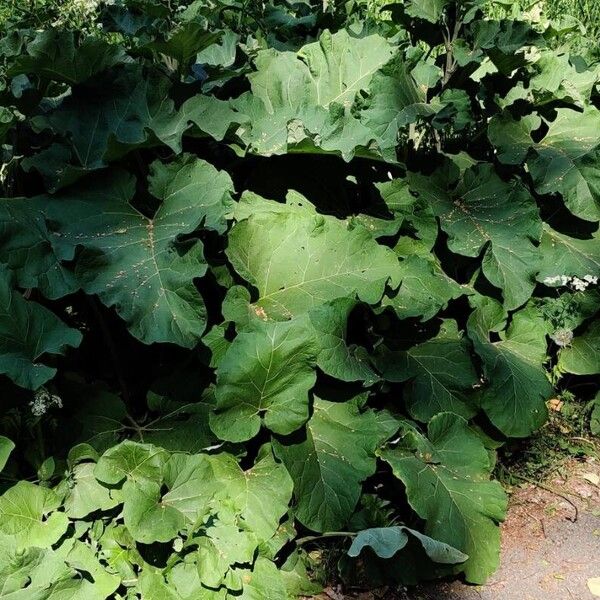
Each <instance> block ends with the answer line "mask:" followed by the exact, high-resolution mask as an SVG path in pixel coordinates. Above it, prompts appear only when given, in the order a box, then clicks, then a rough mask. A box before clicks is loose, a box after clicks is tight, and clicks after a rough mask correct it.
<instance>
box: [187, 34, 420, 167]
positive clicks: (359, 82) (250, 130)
mask: <svg viewBox="0 0 600 600" xmlns="http://www.w3.org/2000/svg"><path fill="white" fill-rule="evenodd" d="M392 51H393V49H392V46H391V45H390V44H389V43H388V42H387V41H386V40H385V39H384V38H383V37H381V36H379V35H377V34H373V35H367V36H364V37H353V36H352V35H351V34H350V33H348V32H347V31H346V30H340V31H338V32H336V33H334V34H331V33H330V32H329V31H327V30H325V31H324V32H323V33H322V34H321V36H320V38H319V40H318V41H316V42H313V43H310V44H307V45H305V46H303V47H302V48H301V49H300V50H299V51H298V52H289V51H283V52H280V51H277V50H275V49H272V48H270V49H267V50H262V51H260V52H259V53H258V54H257V56H256V59H255V66H256V69H255V71H254V72H252V73H251V74H250V75H248V79H249V81H250V86H251V91H250V92H247V93H244V94H242V95H241V96H239V97H238V98H236V99H235V100H233V101H231V102H230V103H229V105H227V104H226V103H223V102H220V101H219V100H217V99H215V98H210V101H208V102H207V101H206V100H203V101H202V102H201V103H200V104H199V103H198V102H197V101H195V100H190V101H188V103H187V105H186V106H185V107H184V108H185V112H187V113H188V114H192V113H194V114H199V112H198V108H200V107H201V111H202V112H203V111H207V112H208V113H212V114H216V113H217V112H218V114H219V115H220V116H221V118H222V121H224V122H225V123H226V128H229V127H230V126H231V127H232V129H233V130H234V131H235V134H236V136H237V137H238V138H239V139H240V140H241V142H242V143H243V144H244V145H245V146H246V148H247V149H248V150H249V151H251V152H253V153H257V154H263V155H267V156H270V155H272V154H283V153H286V152H290V151H299V152H335V153H337V154H341V155H342V156H343V157H344V158H346V159H350V158H352V156H353V155H354V154H355V153H357V152H369V151H371V150H372V149H371V146H372V142H375V141H377V142H379V143H380V145H381V146H382V147H384V149H387V150H391V149H392V147H393V145H394V144H393V142H392V136H393V132H392V130H393V125H392V126H391V127H390V128H389V129H390V132H392V133H390V132H386V131H385V127H383V123H382V120H383V118H384V117H383V114H382V112H383V111H384V110H385V111H387V113H386V114H391V113H393V112H394V110H395V109H398V108H401V107H402V106H403V105H404V103H405V102H411V101H412V99H413V96H415V94H416V92H415V86H414V83H413V82H412V81H411V80H410V78H409V77H408V76H406V75H405V74H404V73H399V74H398V80H396V78H395V77H396V74H394V75H390V76H388V79H389V80H390V81H384V82H380V83H378V85H377V86H376V88H377V89H379V87H381V86H387V95H386V96H385V99H383V96H382V100H380V101H379V105H380V106H377V107H375V108H374V111H373V113H372V114H369V115H368V116H366V117H365V120H364V123H363V122H361V120H360V119H359V118H356V117H355V116H354V115H353V114H352V112H351V108H352V106H353V105H354V103H355V99H356V97H357V94H358V93H359V92H363V91H365V90H367V89H368V87H369V84H370V82H371V81H372V79H373V77H374V74H375V73H377V71H378V70H379V69H380V68H381V67H383V66H384V65H385V63H387V61H388V60H389V59H390V58H391V56H392ZM393 84H396V86H397V89H398V93H396V94H392V93H390V88H391V87H392V85H393ZM374 93H376V90H375V92H374ZM388 102H389V104H390V106H389V107H388V106H387V105H386V104H387V103H388ZM190 120H192V121H194V122H195V123H196V124H197V125H198V126H199V128H200V129H201V130H202V131H205V132H207V133H209V134H210V135H213V132H214V131H215V130H214V127H215V125H214V124H213V123H211V122H210V120H209V119H198V118H192V119H190ZM396 128H397V125H396ZM217 135H220V136H221V137H222V133H221V134H217ZM393 141H394V142H395V140H393ZM381 142H383V143H381ZM373 150H374V149H373ZM391 156H393V152H392V153H391ZM393 158H394V159H395V156H394V157H393Z"/></svg>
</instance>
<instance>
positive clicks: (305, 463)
mask: <svg viewBox="0 0 600 600" xmlns="http://www.w3.org/2000/svg"><path fill="white" fill-rule="evenodd" d="M388 433H389V431H384V429H383V428H382V427H381V424H380V423H379V421H378V419H377V416H376V414H375V413H374V412H373V411H371V410H367V411H365V412H362V413H361V411H360V408H359V403H358V402H357V401H354V400H352V401H349V402H344V403H338V402H328V401H327V400H321V399H320V398H315V402H314V408H313V415H312V417H311V419H310V421H308V423H307V424H306V439H305V440H303V441H301V442H294V441H283V440H281V441H277V442H274V448H275V452H276V454H277V456H279V457H280V458H281V459H282V460H283V462H284V464H285V466H286V467H287V469H288V471H289V472H290V474H291V476H292V478H293V480H294V495H295V497H296V501H297V503H298V507H297V509H296V518H297V519H298V520H299V521H300V522H301V523H302V524H303V525H305V526H306V527H308V528H309V529H312V530H314V531H327V530H332V529H333V530H335V529H340V528H341V527H343V526H344V524H345V523H346V522H347V521H348V519H349V518H350V516H351V514H352V512H353V511H354V508H355V507H356V503H357V502H358V498H359V496H360V492H361V484H362V482H363V480H364V479H366V478H367V477H368V476H369V475H372V474H373V473H374V472H375V449H376V448H377V447H378V445H379V444H380V443H381V442H382V441H383V439H385V438H386V437H387V436H388Z"/></svg>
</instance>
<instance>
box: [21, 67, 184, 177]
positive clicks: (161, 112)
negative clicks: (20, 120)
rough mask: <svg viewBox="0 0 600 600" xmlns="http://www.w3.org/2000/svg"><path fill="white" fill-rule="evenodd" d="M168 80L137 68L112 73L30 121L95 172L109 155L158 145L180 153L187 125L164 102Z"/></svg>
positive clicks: (168, 100) (165, 101)
mask: <svg viewBox="0 0 600 600" xmlns="http://www.w3.org/2000/svg"><path fill="white" fill-rule="evenodd" d="M170 85H171V84H170V82H169V81H168V80H167V79H166V78H165V77H163V76H161V75H157V74H156V73H150V74H149V75H148V76H145V75H144V74H143V73H142V71H141V68H140V67H139V66H138V65H126V66H125V67H122V68H120V69H113V70H111V72H110V73H109V74H108V75H103V76H100V77H98V78H97V79H95V80H94V82H93V84H85V85H80V86H78V87H77V88H76V89H75V90H74V91H73V94H72V95H71V96H69V97H68V98H66V99H65V100H64V101H63V102H62V103H61V104H60V106H58V108H56V109H55V110H53V111H51V112H49V113H47V114H45V115H39V116H36V117H34V118H33V119H32V120H31V123H32V126H33V127H34V129H37V130H40V131H41V130H45V129H51V130H52V131H53V132H54V133H56V134H57V135H58V136H61V137H62V138H64V139H66V140H68V141H69V142H70V145H71V146H72V149H73V153H74V156H75V157H76V158H77V161H78V162H79V165H80V166H82V167H84V168H86V169H98V168H101V167H103V166H105V165H106V162H107V161H108V160H109V159H111V158H112V157H114V156H119V155H121V154H123V153H125V152H126V151H127V150H128V149H130V148H134V147H137V146H142V145H156V144H157V143H160V142H162V143H163V144H166V145H168V146H169V147H170V148H171V149H172V150H173V151H175V152H179V151H181V135H182V133H183V131H185V130H186V129H187V128H188V126H189V123H188V121H187V120H185V119H182V117H181V116H180V115H179V114H178V113H177V111H176V110H175V105H174V102H173V101H172V100H171V99H170V98H169V89H170Z"/></svg>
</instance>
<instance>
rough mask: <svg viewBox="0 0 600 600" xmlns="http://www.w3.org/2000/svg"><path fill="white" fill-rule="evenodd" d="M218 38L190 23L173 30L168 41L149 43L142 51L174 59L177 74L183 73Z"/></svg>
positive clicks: (194, 23)
mask: <svg viewBox="0 0 600 600" xmlns="http://www.w3.org/2000/svg"><path fill="white" fill-rule="evenodd" d="M219 38H220V34H219V33H209V32H208V31H206V29H205V27H204V25H203V24H201V23H198V22H193V21H190V22H188V23H184V24H183V25H182V26H181V27H180V28H178V29H177V30H175V33H174V34H173V35H171V36H170V37H169V39H168V40H164V41H154V42H151V43H150V44H147V45H146V46H144V49H149V50H152V51H153V52H156V53H158V54H163V55H165V56H169V57H171V58H174V59H175V60H176V61H177V67H178V69H179V72H180V73H185V71H186V68H187V67H189V62H190V61H191V59H192V58H195V56H196V54H197V53H198V52H200V51H202V50H204V49H205V48H208V47H209V46H210V45H211V44H214V43H215V42H216V41H218V40H219Z"/></svg>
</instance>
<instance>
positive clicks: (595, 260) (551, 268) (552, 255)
mask: <svg viewBox="0 0 600 600" xmlns="http://www.w3.org/2000/svg"><path fill="white" fill-rule="evenodd" d="M539 254H540V256H541V264H540V272H539V273H538V276H537V279H538V281H542V282H543V281H544V279H546V278H547V277H556V275H566V276H567V277H579V278H582V277H584V276H585V275H597V274H598V273H600V237H599V235H598V232H596V233H595V234H594V235H593V237H591V238H590V237H588V238H584V239H581V238H574V237H571V236H569V235H565V234H564V233H559V232H558V231H555V230H554V229H552V228H551V227H550V226H549V225H544V231H543V233H542V241H541V243H540V248H539Z"/></svg>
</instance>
